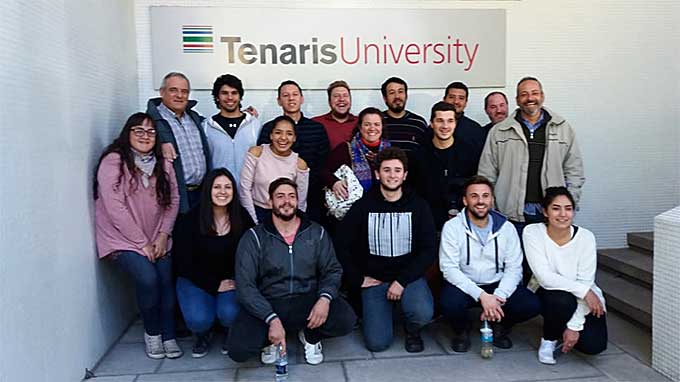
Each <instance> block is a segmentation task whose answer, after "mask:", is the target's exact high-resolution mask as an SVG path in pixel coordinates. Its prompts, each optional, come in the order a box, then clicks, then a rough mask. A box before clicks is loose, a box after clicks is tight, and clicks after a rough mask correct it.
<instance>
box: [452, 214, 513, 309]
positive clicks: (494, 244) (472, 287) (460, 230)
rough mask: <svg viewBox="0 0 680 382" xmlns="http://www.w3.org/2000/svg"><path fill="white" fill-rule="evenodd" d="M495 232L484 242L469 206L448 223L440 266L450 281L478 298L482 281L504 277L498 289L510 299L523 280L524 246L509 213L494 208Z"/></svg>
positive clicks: (498, 292)
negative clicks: (474, 228)
mask: <svg viewBox="0 0 680 382" xmlns="http://www.w3.org/2000/svg"><path fill="white" fill-rule="evenodd" d="M489 214H490V215H491V216H492V217H493V226H492V227H491V233H490V234H489V235H488V237H487V238H486V242H485V243H484V245H482V243H481V241H480V239H479V238H478V237H477V235H476V233H475V232H474V231H473V230H472V228H471V226H470V224H472V223H471V222H470V219H469V217H468V215H467V208H465V209H463V211H461V213H459V214H458V215H457V216H456V217H455V218H453V219H451V220H449V221H448V222H446V224H444V228H443V229H442V237H441V244H440V246H439V268H440V269H441V271H442V273H443V274H444V278H445V279H446V281H448V282H449V283H451V284H452V285H455V286H457V287H458V288H459V289H460V290H462V291H463V292H465V293H466V294H468V295H469V296H470V297H472V298H474V299H475V300H478V299H479V295H480V294H482V292H483V290H482V288H480V287H479V285H488V284H492V283H495V282H497V281H500V282H499V284H498V287H497V288H496V290H495V291H494V293H493V294H495V295H496V296H498V297H501V298H505V299H507V298H508V297H510V295H512V294H513V293H514V292H515V289H516V288H517V285H518V284H519V282H520V280H522V248H521V246H520V242H519V237H518V236H517V231H516V230H515V227H514V226H513V225H512V223H510V222H509V221H508V220H507V219H506V218H505V216H503V215H501V214H500V213H498V212H496V211H493V210H492V211H490V212H489Z"/></svg>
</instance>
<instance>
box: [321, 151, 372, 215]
mask: <svg viewBox="0 0 680 382" xmlns="http://www.w3.org/2000/svg"><path fill="white" fill-rule="evenodd" d="M333 175H335V177H336V178H338V179H339V180H343V181H345V183H347V192H348V193H349V197H348V198H347V199H345V200H342V199H339V198H337V197H336V196H335V194H334V193H333V190H330V189H328V188H326V189H325V198H326V207H328V214H329V215H331V216H333V217H335V218H336V219H338V220H342V218H344V217H345V215H346V214H347V211H349V208H350V207H352V204H354V202H356V201H357V200H359V199H361V196H362V195H363V194H364V189H363V188H362V187H361V183H359V179H357V177H356V176H355V175H354V172H352V169H351V168H349V166H347V165H345V164H343V165H342V166H340V168H338V169H337V170H336V171H335V172H334V173H333Z"/></svg>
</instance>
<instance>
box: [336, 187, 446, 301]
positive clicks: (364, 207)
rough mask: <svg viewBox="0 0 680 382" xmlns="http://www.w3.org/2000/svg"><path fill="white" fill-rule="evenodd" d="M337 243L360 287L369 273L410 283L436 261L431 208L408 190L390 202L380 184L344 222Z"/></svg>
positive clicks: (354, 282) (350, 275) (353, 280)
mask: <svg viewBox="0 0 680 382" xmlns="http://www.w3.org/2000/svg"><path fill="white" fill-rule="evenodd" d="M337 246H338V257H339V260H340V262H341V263H342V266H343V269H344V271H345V277H346V280H347V281H348V283H349V285H350V287H352V288H360V287H361V284H362V283H363V280H364V277H365V276H369V277H372V278H374V279H377V280H380V281H382V282H392V281H395V280H396V281H397V282H399V284H401V286H402V287H406V286H407V285H408V284H409V283H411V282H413V281H416V280H417V279H419V278H420V277H423V276H424V275H425V271H426V270H427V269H428V268H429V267H430V265H432V263H433V262H434V261H435V259H436V248H435V230H434V221H433V219H432V213H431V212H430V207H429V206H428V205H427V202H425V200H423V199H422V198H420V197H418V196H417V195H416V194H415V193H414V192H412V191H410V190H408V189H404V192H403V195H402V197H401V198H400V199H399V200H397V201H394V202H390V201H387V200H385V198H384V197H383V195H382V192H381V191H380V185H375V186H374V187H372V188H371V189H370V190H369V191H368V192H367V193H366V194H364V196H363V197H362V198H361V199H359V200H358V201H357V202H356V203H354V205H353V206H352V208H351V209H350V210H349V212H348V213H347V215H346V216H345V218H344V219H343V220H342V223H341V225H340V228H339V229H338V240H337Z"/></svg>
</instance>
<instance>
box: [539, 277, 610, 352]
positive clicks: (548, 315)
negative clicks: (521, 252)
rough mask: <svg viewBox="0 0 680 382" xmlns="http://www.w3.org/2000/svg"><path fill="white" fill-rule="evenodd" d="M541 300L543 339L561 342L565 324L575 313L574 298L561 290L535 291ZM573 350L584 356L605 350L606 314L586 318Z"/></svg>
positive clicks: (575, 304) (541, 289)
mask: <svg viewBox="0 0 680 382" xmlns="http://www.w3.org/2000/svg"><path fill="white" fill-rule="evenodd" d="M536 294H537V295H538V298H539V299H540V300H541V315H542V316H543V338H544V339H546V340H548V341H555V340H561V339H562V334H563V333H564V329H566V328H567V322H569V320H570V319H571V316H573V315H574V311H576V306H577V302H576V296H574V295H573V294H571V293H569V292H565V291H562V290H545V289H543V288H539V290H538V291H536ZM574 348H575V349H576V350H578V351H580V352H581V353H585V354H599V353H601V352H603V351H604V350H606V349H607V319H606V314H605V315H602V316H600V317H599V318H598V317H595V316H594V315H592V314H589V315H587V316H586V322H585V324H584V325H583V330H581V331H580V332H579V338H578V342H577V343H576V346H574Z"/></svg>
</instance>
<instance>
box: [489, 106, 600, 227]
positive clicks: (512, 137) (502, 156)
mask: <svg viewBox="0 0 680 382" xmlns="http://www.w3.org/2000/svg"><path fill="white" fill-rule="evenodd" d="M543 111H544V112H546V113H547V114H548V115H549V116H550V120H549V121H548V122H547V125H546V140H545V155H544V156H543V166H542V168H541V186H542V188H543V189H544V190H545V189H546V188H548V187H559V186H565V187H567V188H568V189H569V192H571V194H572V195H573V196H574V199H575V200H576V203H577V204H578V201H579V198H580V196H581V187H583V183H585V181H586V178H585V176H584V174H583V159H582V158H581V152H580V151H579V148H578V144H577V143H576V134H575V133H574V129H572V128H571V126H570V125H569V123H568V122H567V121H566V120H565V119H564V118H562V117H560V116H559V115H557V114H555V113H553V112H552V111H550V110H549V109H547V108H545V107H544V108H543ZM517 113H519V109H517V110H515V112H513V113H512V115H510V116H509V117H508V118H506V119H505V120H503V121H501V122H498V123H497V124H496V125H495V126H494V127H492V128H491V131H489V135H488V137H487V139H486V144H485V145H484V150H483V152H482V157H481V158H480V160H479V171H478V173H479V175H483V176H485V177H486V178H488V179H489V180H490V181H491V183H493V184H494V194H495V195H496V207H497V208H498V210H499V211H500V212H502V213H503V214H504V215H505V216H507V217H508V218H509V219H510V220H513V221H518V222H523V221H524V201H525V196H526V184H527V176H528V169H529V145H528V142H527V139H526V137H525V136H524V132H523V131H522V125H521V124H520V122H518V121H517Z"/></svg>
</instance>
